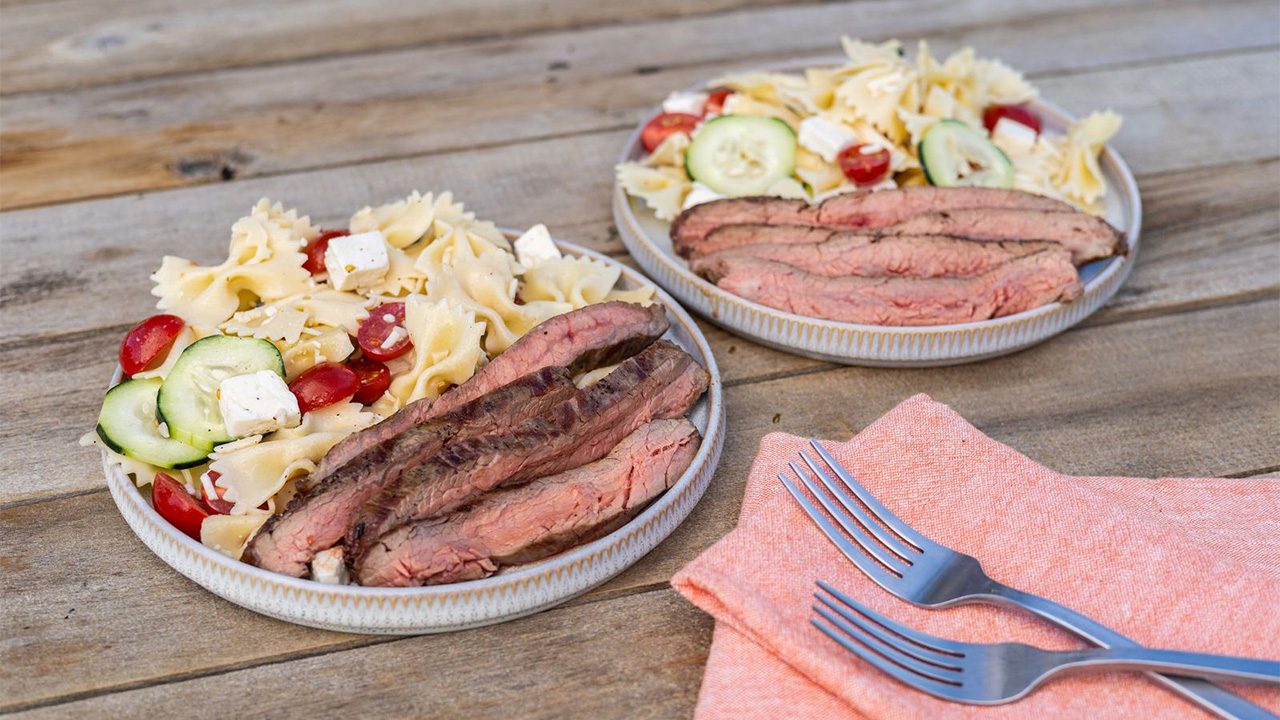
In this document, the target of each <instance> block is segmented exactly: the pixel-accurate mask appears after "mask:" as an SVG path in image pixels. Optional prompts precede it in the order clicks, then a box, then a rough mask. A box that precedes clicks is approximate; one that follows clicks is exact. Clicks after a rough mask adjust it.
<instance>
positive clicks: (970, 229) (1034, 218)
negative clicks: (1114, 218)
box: [880, 208, 1127, 265]
mask: <svg viewBox="0 0 1280 720" xmlns="http://www.w3.org/2000/svg"><path fill="white" fill-rule="evenodd" d="M880 233H881V234H882V235H952V236H955V237H962V238H969V239H972V240H1042V241H1047V242H1055V243H1058V244H1059V245H1061V246H1063V247H1065V248H1066V249H1067V250H1070V251H1071V261H1072V262H1074V263H1075V264H1076V265H1083V264H1084V263H1087V262H1089V261H1090V260H1097V259H1099V258H1106V257H1111V256H1112V255H1123V254H1124V253H1125V252H1127V248H1126V246H1125V242H1124V235H1123V233H1121V232H1119V231H1118V230H1116V229H1115V228H1113V227H1111V226H1110V225H1108V224H1107V222H1106V221H1105V220H1102V219H1101V218H1096V217H1094V216H1092V215H1090V214H1088V213H1084V212H1080V211H1077V210H1072V211H1071V212H1055V211H1046V210H1036V209H1028V208H962V209H958V210H944V211H939V212H928V213H922V214H920V215H916V216H914V217H911V218H908V219H906V220H904V221H902V222H900V223H898V224H896V225H892V226H890V227H887V228H884V229H882V230H881V231H880Z"/></svg>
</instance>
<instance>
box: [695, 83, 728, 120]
mask: <svg viewBox="0 0 1280 720" xmlns="http://www.w3.org/2000/svg"><path fill="white" fill-rule="evenodd" d="M732 94H733V88H727V87H718V88H712V89H711V90H708V91H707V104H706V105H703V106H702V114H703V115H704V116H706V115H720V114H721V113H723V112H724V101H725V98H727V97H729V96H730V95H732Z"/></svg>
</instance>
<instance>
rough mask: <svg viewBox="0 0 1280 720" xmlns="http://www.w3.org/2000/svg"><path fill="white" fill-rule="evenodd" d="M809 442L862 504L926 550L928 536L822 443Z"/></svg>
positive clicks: (917, 546) (904, 537)
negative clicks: (856, 477) (855, 476)
mask: <svg viewBox="0 0 1280 720" xmlns="http://www.w3.org/2000/svg"><path fill="white" fill-rule="evenodd" d="M809 444H810V445H812V446H813V449H814V450H816V451H817V453H818V454H819V455H821V456H822V459H823V460H824V461H826V463H827V465H828V466H829V467H830V468H831V470H832V471H833V472H835V474H836V477H838V478H840V480H841V481H843V482H844V484H845V486H847V487H848V488H849V490H850V491H852V492H853V494H854V495H857V496H858V499H859V500H861V501H862V504H863V505H866V506H867V509H869V510H870V511H871V513H872V514H873V515H875V516H876V517H877V518H879V519H880V522H882V523H884V524H885V525H887V526H888V527H889V529H891V530H893V531H894V532H896V533H898V535H901V536H902V539H903V540H906V541H907V542H909V543H911V544H912V545H914V546H916V548H918V549H920V550H921V551H923V550H924V546H925V545H927V544H928V543H929V540H928V538H926V537H925V536H923V535H921V534H920V533H918V532H916V531H915V530H914V529H913V528H912V527H911V526H910V525H908V524H906V523H904V522H902V521H901V520H899V519H898V516H897V515H894V514H893V513H891V512H889V508H887V507H885V506H884V505H882V504H880V501H879V500H877V499H876V497H875V496H874V495H872V494H871V493H870V492H867V489H866V488H864V487H862V485H861V484H859V483H858V481H857V480H854V479H853V476H852V475H850V474H849V471H848V470H845V469H844V466H843V465H841V464H840V462H839V461H838V460H836V459H835V458H834V457H831V453H829V452H827V451H826V450H825V449H823V447H822V445H820V444H819V443H818V441H817V440H816V439H814V438H809Z"/></svg>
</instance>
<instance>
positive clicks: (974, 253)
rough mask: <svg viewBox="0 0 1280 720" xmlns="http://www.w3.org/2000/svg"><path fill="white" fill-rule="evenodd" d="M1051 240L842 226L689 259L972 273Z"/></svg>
mask: <svg viewBox="0 0 1280 720" xmlns="http://www.w3.org/2000/svg"><path fill="white" fill-rule="evenodd" d="M1055 247H1058V245H1056V244H1055V243H1048V242H984V241H980V240H965V239H962V238H953V237H947V236H945V235H924V236H913V235H890V236H884V237H877V236H874V235H866V234H862V233H858V232H838V233H835V234H833V235H832V236H831V239H829V240H827V241H826V242H821V243H812V244H806V245H747V246H745V247H739V248H733V249H729V250H721V251H720V252H717V253H713V254H711V255H707V256H705V257H701V258H697V259H695V260H693V261H692V262H690V263H689V267H690V268H692V269H693V271H694V272H696V273H698V274H699V275H702V274H704V273H707V274H711V273H712V270H711V269H712V268H714V267H715V265H716V263H717V262H718V261H719V260H720V259H721V258H756V259H758V260H772V261H773V262H779V263H784V264H786V265H790V266H792V267H794V268H798V269H800V270H804V271H805V272H810V273H813V274H815V275H821V276H823V277H840V276H843V275H856V276H858V277H892V276H902V277H919V278H937V277H972V276H974V275H981V274H983V273H985V272H989V271H990V270H992V269H993V268H995V267H996V266H997V265H1000V264H1002V263H1005V262H1008V261H1009V260H1012V259H1014V258H1019V257H1022V256H1024V255H1030V254H1032V253H1035V252H1039V251H1041V250H1047V249H1050V248H1055Z"/></svg>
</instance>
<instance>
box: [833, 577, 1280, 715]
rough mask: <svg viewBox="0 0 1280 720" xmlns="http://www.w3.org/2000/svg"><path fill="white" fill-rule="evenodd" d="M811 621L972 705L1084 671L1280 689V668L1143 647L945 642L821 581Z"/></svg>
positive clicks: (899, 674) (883, 664)
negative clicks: (1206, 678)
mask: <svg viewBox="0 0 1280 720" xmlns="http://www.w3.org/2000/svg"><path fill="white" fill-rule="evenodd" d="M817 584H818V587H820V588H822V590H823V591H824V592H815V593H814V597H815V598H816V599H817V600H818V603H819V604H817V605H814V606H813V609H814V610H815V611H816V612H817V613H818V614H819V615H821V616H822V618H823V619H825V620H826V622H825V623H824V622H822V621H820V620H818V619H817V618H814V619H813V620H812V621H811V622H812V623H813V624H814V626H815V627H817V628H818V629H819V630H821V631H822V632H824V633H826V635H827V636H828V637H830V638H831V639H832V640H835V641H836V642H838V643H840V644H841V645H843V646H844V647H845V648H846V649H848V650H849V651H850V652H853V653H854V654H855V655H857V656H858V657H860V658H862V659H863V660H865V661H867V662H868V663H870V664H872V665H874V666H875V667H877V668H879V669H880V670H881V671H883V672H885V673H887V674H889V675H890V676H892V677H894V678H895V679H897V680H898V681H899V682H902V683H905V684H907V685H909V686H911V687H913V688H915V689H917V690H921V691H923V692H927V693H929V694H930V695H934V696H936V697H940V698H943V699H945V700H952V701H955V702H962V703H968V704H972V705H998V704H1001V703H1008V702H1013V701H1014V700H1017V699H1018V698H1021V697H1023V696H1024V695H1026V694H1027V693H1029V692H1031V691H1032V690H1033V689H1035V688H1036V686H1038V685H1040V684H1041V683H1043V682H1044V681H1045V680H1047V679H1048V678H1049V677H1050V676H1052V675H1055V674H1057V673H1060V672H1063V671H1066V670H1078V669H1085V668H1096V669H1103V670H1109V669H1127V670H1158V671H1161V672H1175V673H1186V674H1191V675H1211V676H1216V677H1222V678H1228V679H1237V680H1254V681H1264V682H1280V662H1273V661H1269V660H1254V659H1250V658H1239V657H1230V656H1225V655H1209V654H1206V653H1193V652H1178V651H1174V650H1153V649H1150V648H1143V647H1124V648H1109V649H1108V648H1090V649H1088V650H1075V651H1065V652H1054V651H1050V650H1042V649H1040V648H1037V647H1032V646H1031V645H1024V644H1022V643H967V642H959V641H956V640H945V639H943V638H939V637H935V636H933V635H929V634H927V633H923V632H920V631H919V630H915V629H913V628H910V627H907V626H905V625H903V624H901V623H897V622H894V621H893V620H890V619H889V618H887V617H885V616H883V615H881V614H880V613H877V612H876V611H874V610H872V609H870V608H868V607H866V606H864V605H862V604H861V603H859V602H857V601H856V600H854V599H853V598H851V597H849V596H848V595H845V594H844V593H842V592H840V591H839V590H836V589H835V588H833V587H831V585H829V584H827V583H825V582H823V581H821V580H818V581H817Z"/></svg>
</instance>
